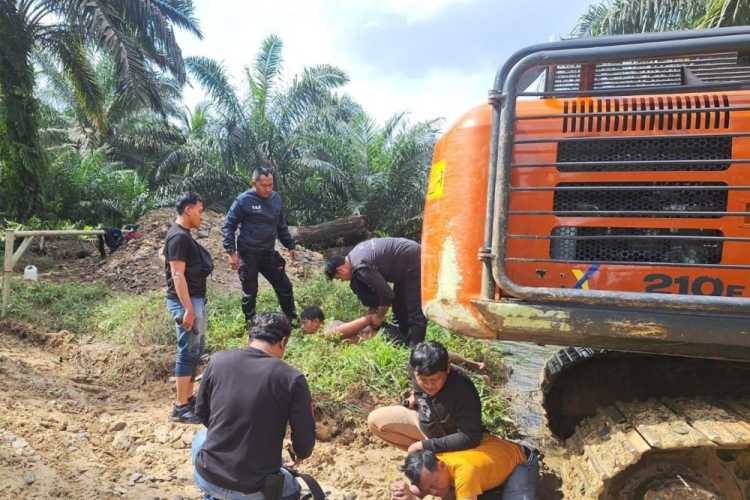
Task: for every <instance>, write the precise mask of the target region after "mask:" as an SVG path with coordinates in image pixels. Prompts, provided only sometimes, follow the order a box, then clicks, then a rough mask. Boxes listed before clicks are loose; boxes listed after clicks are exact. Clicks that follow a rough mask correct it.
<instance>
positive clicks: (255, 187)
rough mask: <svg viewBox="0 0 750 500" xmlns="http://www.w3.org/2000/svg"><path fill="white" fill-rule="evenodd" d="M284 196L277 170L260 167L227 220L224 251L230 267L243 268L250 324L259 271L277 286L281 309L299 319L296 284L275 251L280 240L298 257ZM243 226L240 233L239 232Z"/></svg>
mask: <svg viewBox="0 0 750 500" xmlns="http://www.w3.org/2000/svg"><path fill="white" fill-rule="evenodd" d="M283 208H284V207H283V204H282V201H281V196H279V194H278V193H277V192H275V191H274V190H273V171H272V170H271V169H270V168H267V167H258V168H256V169H255V171H254V172H253V182H252V188H251V189H248V190H247V191H245V192H244V193H242V194H240V195H239V196H238V197H237V199H235V200H234V203H232V206H231V207H230V208H229V212H227V215H226V217H225V219H224V228H223V233H224V250H226V252H227V254H228V256H229V266H230V267H231V268H232V269H234V270H239V275H240V282H241V283H242V311H243V312H244V314H245V321H246V322H247V323H248V324H250V323H252V321H253V318H254V317H255V302H256V298H257V297H258V273H260V274H262V275H263V276H264V277H265V278H266V279H267V280H268V282H269V283H270V284H271V286H272V287H273V289H274V291H275V292H276V297H277V298H278V300H279V305H280V306H281V310H282V311H284V314H286V317H287V318H288V319H289V321H290V322H292V323H293V324H294V323H296V322H297V321H298V320H297V312H296V309H295V306H294V293H293V289H292V283H291V281H289V277H288V276H287V275H286V272H285V269H284V268H285V266H286V262H285V261H284V259H283V258H282V257H281V255H279V252H277V251H276V250H275V245H276V239H277V238H278V239H279V241H281V243H282V244H283V245H284V246H285V247H286V248H288V249H289V250H290V255H291V256H292V259H294V258H295V253H294V248H295V246H296V245H295V242H294V239H293V238H292V235H291V234H290V233H289V227H288V226H287V223H286V217H285V216H284V213H283ZM238 227H239V230H240V233H239V236H237V237H236V240H235V233H236V232H237V228H238Z"/></svg>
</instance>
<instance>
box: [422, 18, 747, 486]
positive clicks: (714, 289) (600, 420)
mask: <svg viewBox="0 0 750 500" xmlns="http://www.w3.org/2000/svg"><path fill="white" fill-rule="evenodd" d="M530 89H534V90H530ZM422 300H423V307H424V309H425V312H426V314H427V316H428V317H429V318H430V319H432V320H433V321H435V322H437V323H439V324H441V325H443V326H445V327H447V328H449V329H451V330H453V331H456V332H458V333H461V334H463V335H469V336H475V337H484V338H499V339H507V340H517V341H526V342H535V343H543V344H552V345H560V346H568V347H567V348H565V349H563V350H561V351H560V352H558V353H557V354H556V355H555V356H553V357H552V359H550V361H549V362H548V363H547V366H546V369H545V374H544V380H543V382H542V393H543V406H544V408H545V410H546V413H547V422H548V425H549V427H550V430H551V431H552V433H553V434H554V435H556V436H557V437H559V438H561V439H563V440H565V444H566V447H567V454H568V459H567V460H566V461H565V465H564V470H563V478H562V479H563V490H564V492H565V498H570V499H575V498H581V499H595V498H599V499H631V498H694V499H703V498H705V499H709V498H721V499H729V500H735V499H736V500H740V499H743V498H745V499H747V498H750V27H740V28H722V29H717V30H704V31H686V32H675V33H658V34H649V35H632V36H622V37H607V38H595V39H578V40H568V41H562V42H555V43H548V44H542V45H537V46H534V47H529V48H527V49H524V50H521V51H519V52H518V53H516V54H515V55H514V56H512V57H511V59H510V60H509V61H508V62H507V63H506V64H505V65H504V66H503V67H502V68H501V69H500V71H499V72H498V75H497V78H496V80H495V85H494V88H493V90H492V91H491V92H490V105H488V106H487V105H486V106H481V107H478V108H476V109H474V110H472V111H469V112H468V113H467V114H465V115H464V116H463V117H462V118H461V119H459V120H458V121H457V123H455V124H454V125H453V126H452V127H451V128H450V129H449V130H448V131H447V132H446V133H445V134H444V135H443V137H442V138H441V139H440V141H439V142H438V144H437V146H436V148H435V153H434V161H433V165H432V168H431V171H430V176H429V186H428V194H427V201H426V206H425V212H424V227H423V236H422Z"/></svg>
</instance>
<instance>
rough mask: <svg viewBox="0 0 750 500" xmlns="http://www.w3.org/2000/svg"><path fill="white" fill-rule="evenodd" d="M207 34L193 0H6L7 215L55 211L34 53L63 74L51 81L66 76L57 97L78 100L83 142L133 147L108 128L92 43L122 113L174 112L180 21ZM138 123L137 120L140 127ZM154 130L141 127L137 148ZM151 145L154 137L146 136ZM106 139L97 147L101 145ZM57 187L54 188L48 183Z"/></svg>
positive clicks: (1, 15) (3, 176)
mask: <svg viewBox="0 0 750 500" xmlns="http://www.w3.org/2000/svg"><path fill="white" fill-rule="evenodd" d="M175 26H177V27H179V28H182V29H187V30H190V31H192V32H193V33H194V34H196V35H197V36H199V37H200V36H201V33H200V30H199V28H198V24H197V20H196V19H195V16H194V8H193V4H192V1H180V2H146V3H143V2H131V1H127V0H112V1H107V2H100V1H92V2H68V1H65V0H28V1H24V2H15V1H3V2H0V95H3V105H2V106H0V122H1V123H2V126H0V129H2V134H1V135H2V136H3V137H2V140H0V157H1V158H2V168H1V169H0V186H1V187H2V201H3V207H4V209H5V210H6V211H7V213H6V216H9V217H13V218H18V219H20V220H25V219H27V218H29V217H31V216H32V215H39V216H47V215H48V214H50V213H55V212H54V209H50V207H49V206H48V201H49V200H48V192H47V190H46V189H45V187H46V185H45V182H46V181H47V180H48V176H47V171H48V167H49V162H48V159H47V157H46V154H45V151H44V150H43V149H42V146H41V140H40V134H39V124H40V117H41V115H42V113H41V112H40V109H39V103H38V101H37V99H36V98H35V96H34V89H35V83H36V75H35V72H34V68H33V66H32V63H31V58H32V57H31V56H32V53H33V51H34V50H37V51H38V52H40V53H45V54H47V55H48V56H50V57H53V58H54V61H51V60H48V61H47V62H48V63H50V64H47V65H46V67H47V68H51V67H54V66H55V65H56V64H58V63H59V65H60V67H61V68H62V70H61V73H62V74H64V76H65V78H64V79H62V78H55V77H51V78H50V81H51V82H52V83H53V84H58V86H59V84H60V83H61V82H62V81H65V82H66V83H68V85H67V86H66V88H65V89H64V91H63V92H61V96H63V97H67V98H69V99H72V100H75V101H76V102H77V106H76V107H75V117H76V119H77V121H78V123H79V125H80V131H81V132H82V135H83V136H86V139H87V140H90V139H91V137H90V136H91V135H94V136H95V138H96V139H97V140H101V139H102V138H106V139H107V140H108V144H109V145H111V146H112V147H117V146H119V145H121V144H128V141H124V143H123V142H121V141H118V140H117V139H118V136H113V135H112V133H111V132H112V128H111V125H112V124H111V123H107V122H106V120H107V119H109V118H108V117H110V116H116V115H117V113H115V110H116V109H117V107H116V106H111V107H109V108H108V109H106V107H105V105H106V102H105V97H106V93H105V92H103V91H102V88H101V86H100V85H99V82H98V81H97V72H96V70H95V68H94V67H93V66H92V65H91V64H90V60H89V54H88V53H87V50H86V47H87V46H90V47H96V48H97V49H98V50H100V51H102V52H103V53H106V54H108V55H110V56H111V60H112V61H113V66H112V72H111V73H112V74H113V75H114V78H112V81H113V82H115V83H116V89H117V92H116V94H117V95H116V98H115V99H114V102H116V103H119V108H120V109H122V110H132V109H142V108H144V107H145V108H148V109H150V110H153V111H155V112H157V113H159V114H160V115H161V116H162V117H166V116H168V115H169V114H170V108H171V104H170V99H171V98H172V97H174V92H170V91H169V89H167V88H166V87H168V86H170V85H169V83H168V82H166V83H165V81H164V76H163V75H164V74H165V73H168V74H171V75H172V76H173V77H174V79H175V81H176V84H175V85H172V88H173V89H177V88H178V87H179V85H182V84H183V83H184V81H185V69H184V64H183V59H182V54H181V51H180V47H179V46H178V44H177V41H176V38H175V33H174V29H173V28H174V27H175ZM136 128H137V127H136ZM153 135H154V130H153V129H147V130H145V131H143V130H141V131H140V134H138V136H139V137H140V142H135V143H133V142H132V141H131V143H130V144H129V145H130V146H133V145H141V144H142V143H143V141H144V140H145V139H148V138H150V137H153ZM146 142H147V143H148V141H147V140H146ZM101 145H103V142H99V143H97V144H94V146H95V147H99V146H101ZM51 187H52V188H55V187H56V186H54V185H52V186H51Z"/></svg>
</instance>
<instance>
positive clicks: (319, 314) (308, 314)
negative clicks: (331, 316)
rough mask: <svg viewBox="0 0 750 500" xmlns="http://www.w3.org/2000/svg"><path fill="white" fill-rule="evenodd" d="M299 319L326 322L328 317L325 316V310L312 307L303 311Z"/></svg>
mask: <svg viewBox="0 0 750 500" xmlns="http://www.w3.org/2000/svg"><path fill="white" fill-rule="evenodd" d="M299 319H318V320H320V321H325V320H326V317H325V315H324V314H323V309H321V308H320V307H318V306H310V307H305V308H304V309H302V313H301V314H300V315H299Z"/></svg>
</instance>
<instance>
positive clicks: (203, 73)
mask: <svg viewBox="0 0 750 500" xmlns="http://www.w3.org/2000/svg"><path fill="white" fill-rule="evenodd" d="M185 63H186V66H187V68H188V71H189V72H190V74H191V75H192V76H193V77H194V78H195V79H196V80H198V83H200V84H201V86H203V88H204V89H206V91H208V95H209V96H210V97H211V99H212V100H213V102H214V105H215V106H216V107H217V108H218V109H219V110H220V111H221V112H222V113H224V114H225V115H226V117H227V118H229V119H231V120H235V121H245V113H244V111H243V109H242V105H241V103H240V100H239V99H238V97H237V94H236V93H235V90H234V88H233V87H232V85H231V84H230V83H229V76H228V75H227V71H226V69H225V68H224V65H223V64H222V63H220V62H218V61H216V60H215V59H211V58H209V57H188V58H187V59H186V61H185Z"/></svg>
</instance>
